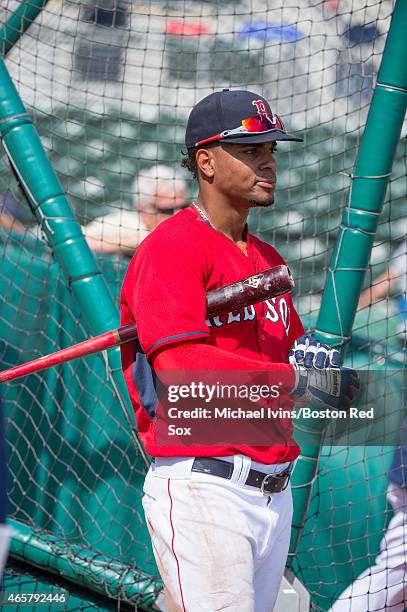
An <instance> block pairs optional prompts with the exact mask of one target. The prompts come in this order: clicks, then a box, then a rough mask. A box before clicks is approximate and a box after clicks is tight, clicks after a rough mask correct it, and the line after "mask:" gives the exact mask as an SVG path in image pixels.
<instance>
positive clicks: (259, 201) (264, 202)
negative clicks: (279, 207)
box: [249, 193, 274, 208]
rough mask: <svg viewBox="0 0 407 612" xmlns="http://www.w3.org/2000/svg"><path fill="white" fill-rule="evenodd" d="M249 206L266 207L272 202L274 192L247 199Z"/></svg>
mask: <svg viewBox="0 0 407 612" xmlns="http://www.w3.org/2000/svg"><path fill="white" fill-rule="evenodd" d="M249 202H250V206H251V208H267V207H269V206H272V205H273V204H274V193H270V194H269V195H268V196H266V197H252V198H250V199H249Z"/></svg>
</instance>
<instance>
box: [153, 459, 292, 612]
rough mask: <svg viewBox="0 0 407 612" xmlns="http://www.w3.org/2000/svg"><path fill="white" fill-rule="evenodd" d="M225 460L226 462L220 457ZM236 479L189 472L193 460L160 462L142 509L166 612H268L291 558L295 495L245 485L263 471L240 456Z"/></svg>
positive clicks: (277, 469)
mask: <svg viewBox="0 0 407 612" xmlns="http://www.w3.org/2000/svg"><path fill="white" fill-rule="evenodd" d="M220 458H221V459H226V458H224V457H220ZM228 459H229V460H231V461H233V462H234V471H233V476H232V479H231V480H227V479H224V478H220V477H217V476H212V475H208V474H201V473H197V472H191V467H192V462H193V458H171V459H157V460H156V462H155V463H154V464H153V465H152V466H151V468H150V470H149V472H148V474H147V477H146V481H145V485H144V492H145V495H144V497H143V506H144V511H145V514H146V519H147V524H148V527H149V530H150V535H151V540H152V545H153V550H154V554H155V557H156V561H157V566H158V569H159V571H160V574H161V577H162V579H163V582H164V585H165V593H166V603H167V606H168V612H175V611H177V612H178V611H180V612H215V610H229V611H235V612H271V611H272V610H273V607H274V603H275V600H276V598H277V594H278V590H279V586H280V582H281V579H282V576H283V572H284V567H285V562H286V559H287V553H288V546H289V542H290V533H291V519H292V496H291V489H290V486H288V487H287V489H286V490H285V491H282V492H280V493H275V494H273V495H272V496H270V497H269V496H265V495H263V494H262V493H261V491H260V489H258V488H255V487H251V486H248V485H245V484H244V481H245V480H246V478H247V474H248V471H249V469H251V468H252V469H257V470H260V471H263V472H266V473H276V472H281V471H282V470H284V469H285V468H286V467H287V466H288V464H287V463H284V464H277V465H272V466H265V465H262V464H259V463H255V462H252V461H251V460H250V459H249V458H248V457H245V456H243V455H238V456H235V457H231V458H228Z"/></svg>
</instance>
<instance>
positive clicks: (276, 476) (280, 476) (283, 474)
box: [260, 470, 291, 495]
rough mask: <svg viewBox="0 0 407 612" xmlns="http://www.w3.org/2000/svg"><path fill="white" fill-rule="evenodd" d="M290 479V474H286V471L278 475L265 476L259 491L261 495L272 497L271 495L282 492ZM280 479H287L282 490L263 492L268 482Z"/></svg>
mask: <svg viewBox="0 0 407 612" xmlns="http://www.w3.org/2000/svg"><path fill="white" fill-rule="evenodd" d="M290 477H291V473H290V472H288V474H287V470H286V471H284V472H280V473H279V474H266V475H265V477H264V478H263V480H262V483H261V485H260V491H261V492H262V494H263V495H273V493H280V492H281V491H284V490H285V489H286V488H287V487H288V483H289V482H290ZM280 478H287V482H286V483H285V485H284V487H283V488H282V489H280V490H279V491H266V490H265V487H266V486H267V485H268V484H269V480H270V481H271V482H272V481H273V480H277V481H278V480H279V479H280Z"/></svg>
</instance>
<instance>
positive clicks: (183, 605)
mask: <svg viewBox="0 0 407 612" xmlns="http://www.w3.org/2000/svg"><path fill="white" fill-rule="evenodd" d="M167 482H168V495H169V498H170V525H171V529H172V540H171V548H172V554H173V555H174V557H175V561H176V563H177V571H178V584H179V590H180V592H181V601H182V609H183V610H184V612H186V608H185V603H184V594H183V592H182V585H181V573H180V569H179V561H178V557H177V555H176V554H175V549H174V540H175V530H174V524H173V522H172V497H171V491H170V479H169V478H168V480H167Z"/></svg>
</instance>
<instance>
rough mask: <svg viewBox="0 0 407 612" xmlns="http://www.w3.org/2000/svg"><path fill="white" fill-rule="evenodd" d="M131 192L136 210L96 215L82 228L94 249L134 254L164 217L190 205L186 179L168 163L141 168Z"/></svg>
mask: <svg viewBox="0 0 407 612" xmlns="http://www.w3.org/2000/svg"><path fill="white" fill-rule="evenodd" d="M132 192H133V197H134V208H135V210H131V211H130V210H118V211H115V212H113V213H110V214H108V215H105V216H103V217H97V218H96V219H94V220H93V221H91V223H89V224H88V225H86V226H85V227H84V228H83V232H84V234H85V237H86V239H87V241H88V244H89V246H90V248H91V249H92V250H94V251H98V252H100V253H122V254H125V255H132V254H133V253H134V251H135V249H136V248H137V247H138V245H139V244H140V242H141V241H142V240H143V239H144V238H145V237H146V236H148V234H149V233H150V232H151V231H152V230H153V229H154V228H156V227H157V225H158V224H159V223H161V221H163V220H164V219H166V218H168V216H169V215H172V214H174V212H176V211H177V210H180V209H181V208H185V206H187V202H186V200H187V184H186V181H185V180H184V179H183V178H182V177H181V175H180V174H178V173H177V172H176V171H175V170H174V169H173V168H170V167H169V166H164V165H157V166H153V167H151V168H149V169H148V170H146V171H144V172H141V173H140V174H139V175H138V177H137V178H136V180H135V181H134V183H133V188H132Z"/></svg>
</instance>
